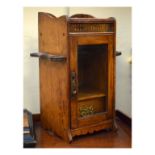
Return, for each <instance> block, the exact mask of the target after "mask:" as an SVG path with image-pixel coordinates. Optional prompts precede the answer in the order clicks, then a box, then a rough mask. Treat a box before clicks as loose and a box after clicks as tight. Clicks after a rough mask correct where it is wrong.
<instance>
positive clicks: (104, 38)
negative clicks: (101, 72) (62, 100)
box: [69, 35, 115, 129]
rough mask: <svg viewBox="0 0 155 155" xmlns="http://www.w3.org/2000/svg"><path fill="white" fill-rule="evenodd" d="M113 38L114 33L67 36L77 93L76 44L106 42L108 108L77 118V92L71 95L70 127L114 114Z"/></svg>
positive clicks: (102, 119)
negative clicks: (99, 112) (101, 111)
mask: <svg viewBox="0 0 155 155" xmlns="http://www.w3.org/2000/svg"><path fill="white" fill-rule="evenodd" d="M114 43H115V40H114V35H79V36H76V35H75V36H70V37H69V46H70V71H71V72H75V73H76V79H75V80H76V83H77V84H76V90H77V94H78V88H77V87H78V79H77V77H78V76H77V74H78V67H77V64H78V62H77V51H78V49H77V47H78V45H91V44H96V45H97V44H107V45H108V56H107V57H108V83H107V85H108V89H107V91H108V92H107V94H108V97H107V100H108V101H107V104H108V108H107V109H108V110H107V111H106V112H104V113H102V114H101V115H94V116H91V117H87V119H85V118H79V117H78V101H77V94H76V95H74V97H71V100H70V107H71V110H70V112H71V128H72V129H76V128H79V127H82V126H87V125H90V124H93V123H94V124H96V123H100V122H103V121H105V120H108V119H112V118H113V116H114V114H113V113H114V102H115V99H114V92H115V91H114V89H115V86H114V82H115V81H114V78H115V76H114V75H115V68H114V63H115V50H114V48H115V46H114Z"/></svg>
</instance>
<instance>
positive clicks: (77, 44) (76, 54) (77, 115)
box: [69, 35, 115, 129]
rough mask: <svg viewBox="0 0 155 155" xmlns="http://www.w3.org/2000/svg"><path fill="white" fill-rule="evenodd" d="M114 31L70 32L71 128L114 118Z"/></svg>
mask: <svg viewBox="0 0 155 155" xmlns="http://www.w3.org/2000/svg"><path fill="white" fill-rule="evenodd" d="M113 38H114V37H113V35H104V36H99V35H98V36H97V35H96V36H90V35H85V36H84V35H79V36H70V39H69V45H70V71H71V73H70V85H71V88H70V90H71V111H70V112H71V128H72V129H76V128H80V127H84V126H88V125H93V124H97V123H101V122H103V121H106V120H109V119H112V118H113V110H114V106H113V105H114V58H115V53H114V47H113V43H114V39H113Z"/></svg>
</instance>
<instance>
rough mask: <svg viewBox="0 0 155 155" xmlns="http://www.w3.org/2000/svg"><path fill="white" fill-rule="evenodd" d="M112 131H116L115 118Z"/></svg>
mask: <svg viewBox="0 0 155 155" xmlns="http://www.w3.org/2000/svg"><path fill="white" fill-rule="evenodd" d="M113 131H114V132H117V131H118V126H117V123H116V121H115V120H114V125H113Z"/></svg>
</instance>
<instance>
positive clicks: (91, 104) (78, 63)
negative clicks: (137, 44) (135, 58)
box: [31, 12, 116, 141]
mask: <svg viewBox="0 0 155 155" xmlns="http://www.w3.org/2000/svg"><path fill="white" fill-rule="evenodd" d="M38 17H39V22H38V23H39V24H38V26H39V52H38V53H32V54H31V56H33V57H39V70H40V102H41V123H42V126H43V127H44V128H46V129H50V130H52V131H53V132H54V133H55V134H56V135H58V136H60V137H62V138H63V139H64V140H66V141H71V140H72V138H73V137H74V136H77V135H82V134H88V133H93V132H95V131H99V130H103V129H114V127H115V126H114V117H115V114H114V111H115V57H116V53H115V36H116V31H115V30H116V28H115V27H116V26H115V25H116V22H115V19H114V18H107V19H97V18H94V17H92V16H90V15H83V14H77V15H73V16H71V17H67V16H61V17H59V18H56V17H55V16H53V15H51V14H48V13H42V12H40V13H39V16H38Z"/></svg>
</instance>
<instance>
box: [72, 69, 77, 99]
mask: <svg viewBox="0 0 155 155" xmlns="http://www.w3.org/2000/svg"><path fill="white" fill-rule="evenodd" d="M76 94H77V90H76V73H75V72H71V96H72V97H73V96H74V95H76Z"/></svg>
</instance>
